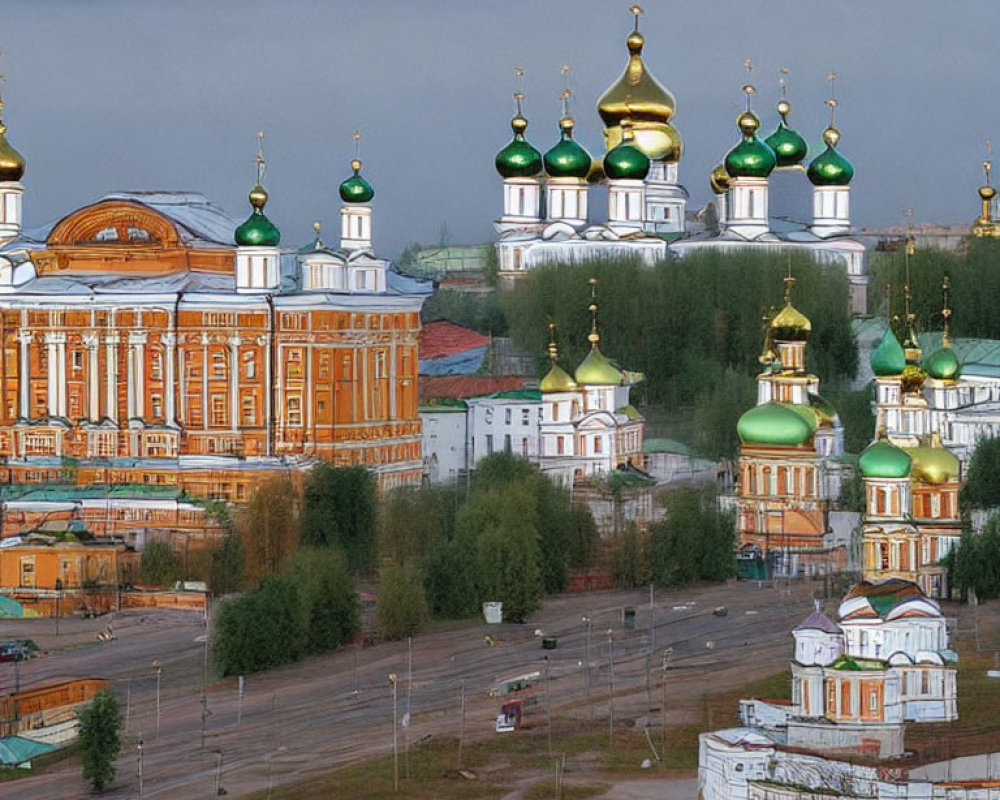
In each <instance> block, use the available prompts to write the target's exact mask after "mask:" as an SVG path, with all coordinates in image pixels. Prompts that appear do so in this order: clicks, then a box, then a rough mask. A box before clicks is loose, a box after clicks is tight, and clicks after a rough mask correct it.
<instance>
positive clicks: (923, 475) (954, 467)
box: [909, 441, 962, 485]
mask: <svg viewBox="0 0 1000 800" xmlns="http://www.w3.org/2000/svg"><path fill="white" fill-rule="evenodd" d="M909 453H910V457H911V458H912V459H913V471H912V472H911V477H912V478H913V480H914V481H919V482H920V483H932V484H935V485H936V484H939V483H952V482H954V481H957V480H959V478H960V477H961V473H962V465H961V463H960V462H959V460H958V457H957V456H955V455H954V454H953V453H952V452H950V451H949V450H946V449H945V448H944V447H942V446H941V445H940V441H938V442H937V443H936V444H932V445H921V446H920V447H912V448H910V450H909Z"/></svg>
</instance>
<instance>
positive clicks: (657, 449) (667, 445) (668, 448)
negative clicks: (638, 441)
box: [642, 439, 691, 456]
mask: <svg viewBox="0 0 1000 800" xmlns="http://www.w3.org/2000/svg"><path fill="white" fill-rule="evenodd" d="M642 452H644V453H673V454H675V455H678V456H689V455H691V448H690V447H689V446H688V445H686V444H684V442H678V441H677V440H676V439H646V440H645V441H643V443H642Z"/></svg>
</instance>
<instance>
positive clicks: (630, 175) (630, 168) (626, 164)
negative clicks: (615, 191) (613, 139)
mask: <svg viewBox="0 0 1000 800" xmlns="http://www.w3.org/2000/svg"><path fill="white" fill-rule="evenodd" d="M649 166H650V161H649V156H647V155H646V154H645V153H644V152H642V150H640V149H639V148H638V147H636V146H635V138H634V137H633V136H632V132H631V130H630V129H629V128H628V126H626V125H622V140H621V141H620V142H619V143H618V144H617V145H615V146H614V147H612V148H611V149H610V150H609V151H608V152H607V153H606V154H605V156H604V174H605V175H606V176H607V177H608V178H609V179H611V180H639V181H641V180H644V179H645V177H646V176H647V175H648V174H649Z"/></svg>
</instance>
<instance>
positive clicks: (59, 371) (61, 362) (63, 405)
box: [56, 333, 69, 418]
mask: <svg viewBox="0 0 1000 800" xmlns="http://www.w3.org/2000/svg"><path fill="white" fill-rule="evenodd" d="M68 403H69V398H67V396H66V334H65V333H57V334H56V414H57V416H60V417H63V418H65V417H66V415H67V413H68V411H67V406H68Z"/></svg>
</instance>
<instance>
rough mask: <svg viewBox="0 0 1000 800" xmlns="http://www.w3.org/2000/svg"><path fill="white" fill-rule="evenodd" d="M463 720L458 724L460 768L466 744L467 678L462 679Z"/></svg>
mask: <svg viewBox="0 0 1000 800" xmlns="http://www.w3.org/2000/svg"><path fill="white" fill-rule="evenodd" d="M461 709H462V711H461V722H460V723H459V726H458V768H459V769H461V768H462V745H463V744H465V680H464V679H463V680H462V705H461Z"/></svg>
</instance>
